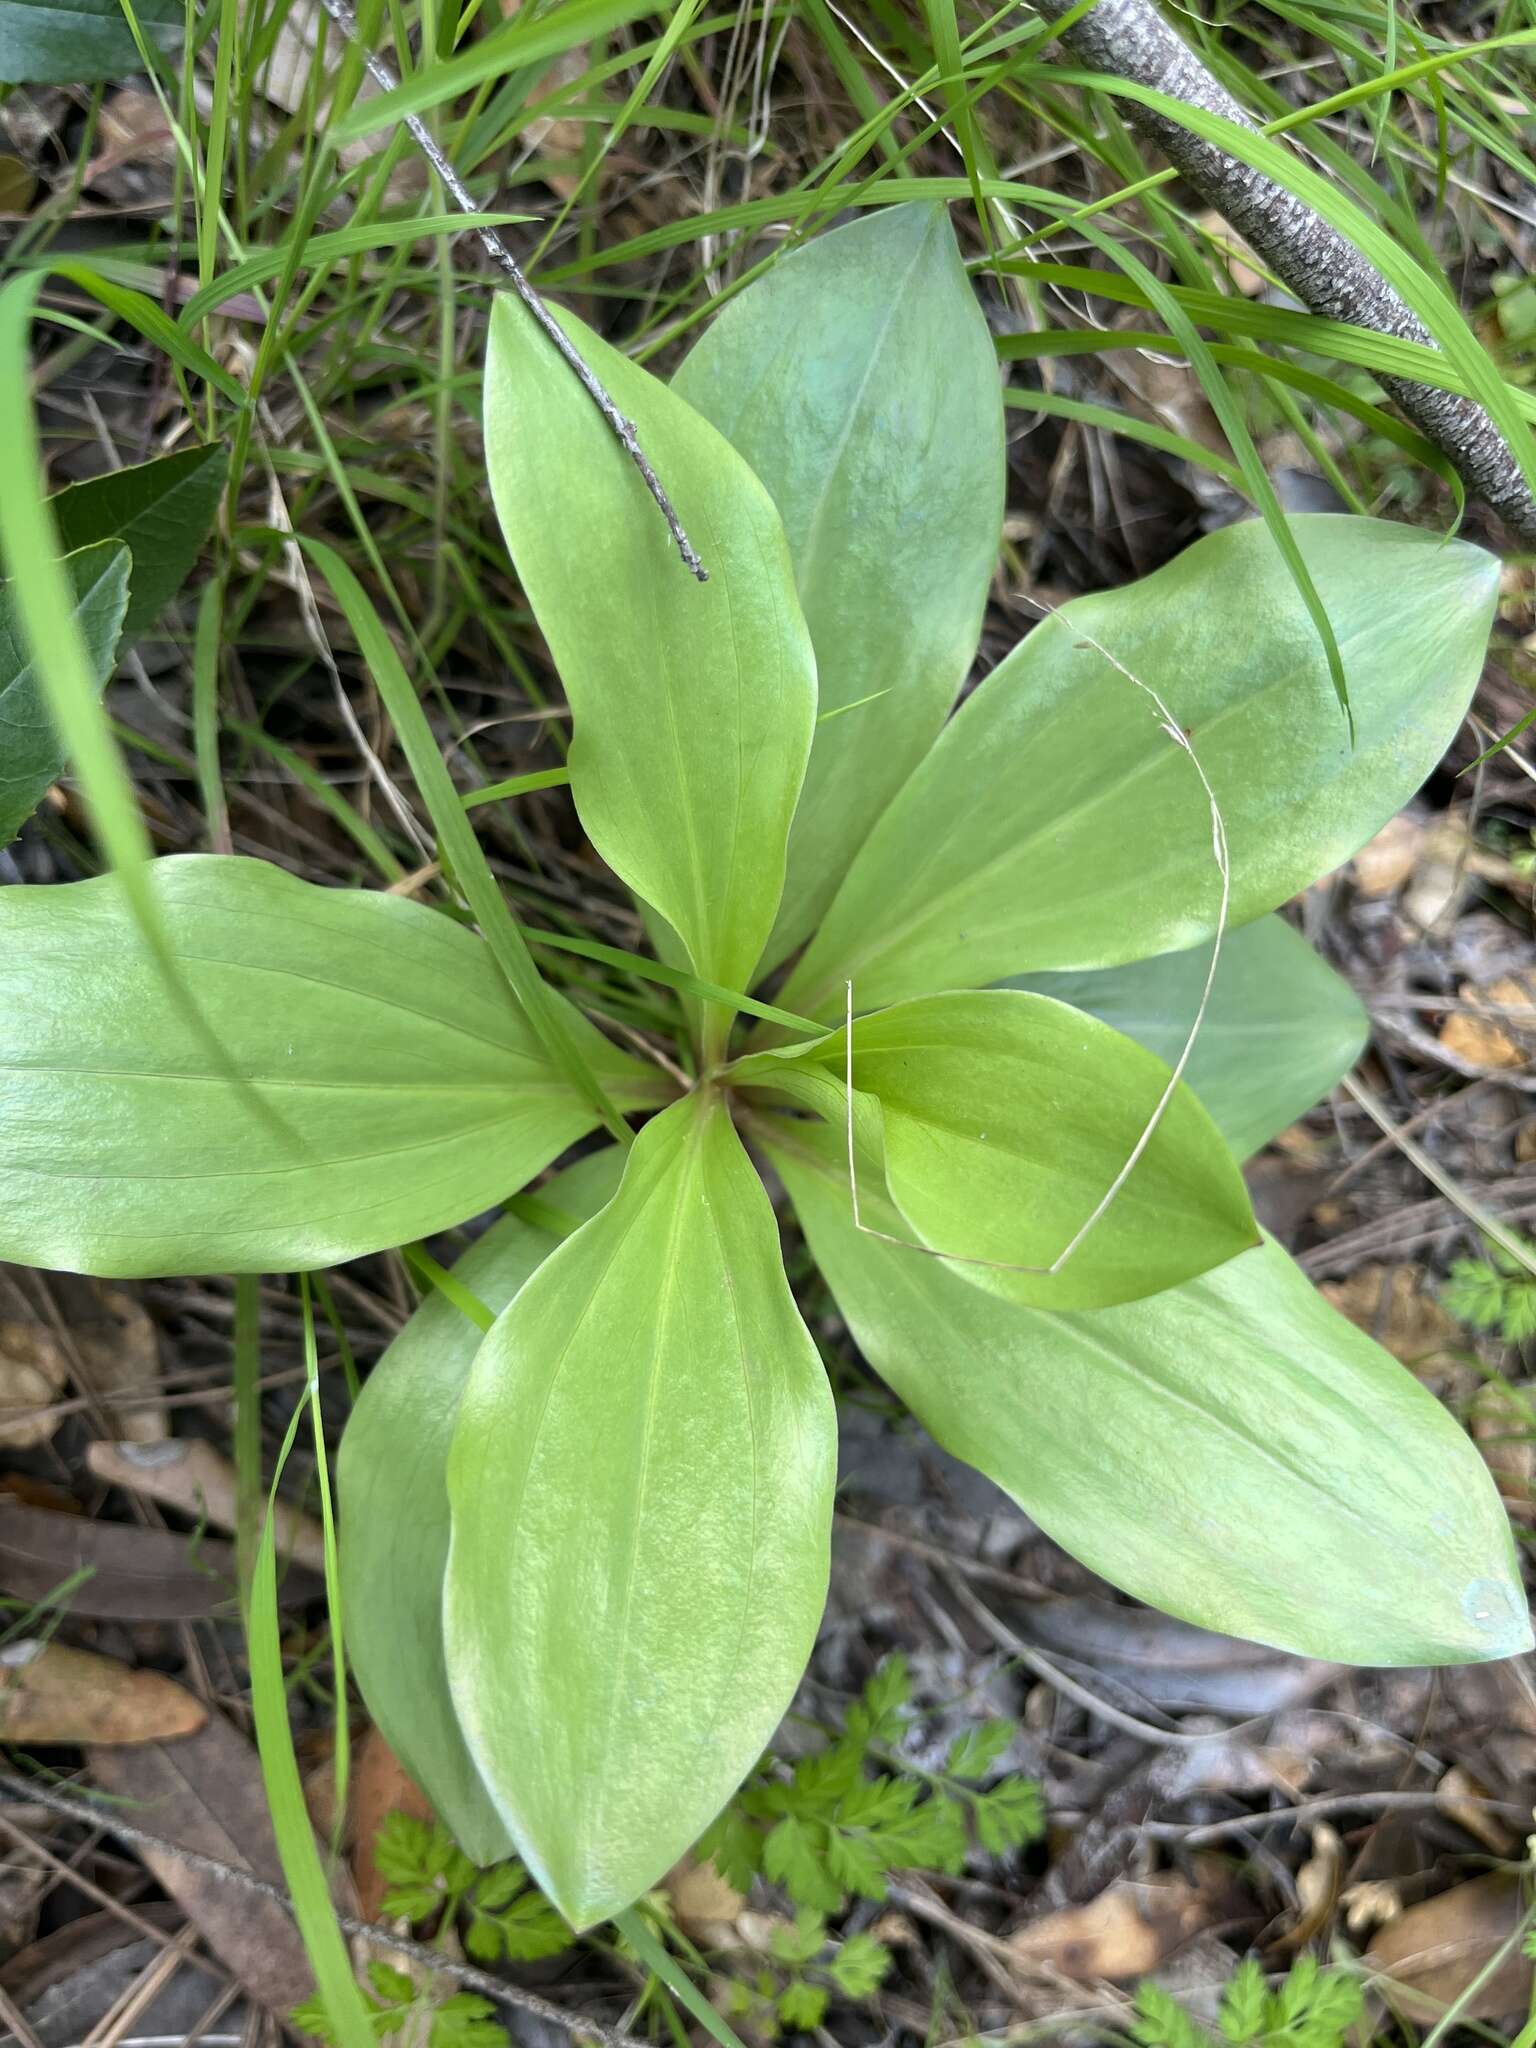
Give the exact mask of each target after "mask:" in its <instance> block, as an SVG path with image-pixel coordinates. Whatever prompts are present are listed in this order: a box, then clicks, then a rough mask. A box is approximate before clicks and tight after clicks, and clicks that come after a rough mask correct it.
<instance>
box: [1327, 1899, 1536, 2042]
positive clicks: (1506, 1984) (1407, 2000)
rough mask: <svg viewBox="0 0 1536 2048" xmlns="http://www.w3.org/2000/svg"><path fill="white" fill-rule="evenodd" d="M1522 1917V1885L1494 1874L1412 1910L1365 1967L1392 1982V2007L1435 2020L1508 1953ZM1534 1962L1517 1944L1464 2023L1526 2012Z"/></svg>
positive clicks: (1391, 1927) (1470, 2005)
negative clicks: (1500, 1955) (1506, 1948)
mask: <svg viewBox="0 0 1536 2048" xmlns="http://www.w3.org/2000/svg"><path fill="white" fill-rule="evenodd" d="M1522 1917H1523V1907H1522V1904H1521V1898H1520V1884H1519V1880H1518V1878H1516V1877H1514V1876H1506V1875H1504V1873H1502V1872H1499V1871H1495V1872H1493V1873H1492V1874H1490V1875H1489V1876H1487V1877H1475V1878H1473V1879H1472V1880H1471V1882H1470V1883H1468V1884H1459V1885H1456V1886H1454V1887H1453V1888H1452V1889H1451V1890H1450V1891H1448V1892H1441V1893H1439V1895H1438V1896H1437V1897H1435V1898H1433V1899H1425V1900H1424V1902H1423V1903H1422V1905H1418V1906H1410V1907H1408V1909H1407V1910H1406V1911H1405V1912H1402V1913H1399V1914H1398V1916H1397V1918H1396V1919H1395V1920H1391V1921H1389V1922H1388V1923H1387V1925H1386V1926H1385V1927H1383V1928H1382V1929H1381V1930H1380V1932H1379V1933H1377V1934H1376V1935H1374V1936H1373V1937H1372V1940H1371V1945H1370V1947H1369V1948H1368V1949H1367V1950H1366V1952H1365V1961H1366V1963H1367V1964H1368V1965H1369V1966H1370V1967H1371V1968H1372V1969H1374V1970H1378V1971H1380V1972H1381V1974H1382V1976H1383V1977H1385V1978H1387V1979H1389V1980H1390V1981H1389V1982H1388V1983H1384V1984H1382V1985H1381V1986H1380V1987H1379V1988H1380V1990H1381V1992H1382V1994H1383V1995H1384V1996H1385V1997H1386V1998H1387V1999H1388V2001H1389V2003H1390V2004H1391V2005H1393V2006H1394V2007H1395V2008H1397V2009H1398V2010H1400V2011H1401V2012H1403V2013H1405V2014H1406V2015H1407V2016H1408V2017H1409V2018H1410V2019H1413V2020H1415V2021H1418V2022H1431V2021H1434V2020H1436V2019H1438V2018H1439V2017H1440V2016H1441V2014H1442V2013H1444V2012H1445V2011H1446V2009H1447V2008H1448V2007H1449V2006H1451V2005H1453V2004H1455V2002H1456V2000H1457V1999H1458V1998H1460V1997H1461V1995H1462V1993H1463V1992H1464V1991H1466V1990H1467V1989H1468V1987H1469V1986H1470V1985H1471V1984H1472V1983H1473V1981H1474V1979H1476V1978H1477V1977H1478V1976H1479V1975H1480V1974H1481V1972H1482V1971H1483V1970H1484V1969H1485V1968H1486V1967H1487V1966H1488V1964H1489V1963H1490V1962H1491V1961H1492V1960H1493V1958H1494V1956H1495V1955H1496V1954H1497V1953H1498V1951H1499V1950H1500V1949H1501V1948H1502V1947H1503V1946H1504V1944H1505V1942H1507V1941H1508V1940H1509V1938H1510V1936H1511V1935H1512V1934H1513V1933H1514V1931H1515V1929H1516V1928H1517V1927H1518V1926H1519V1924H1520V1922H1521V1919H1522ZM1530 1985H1531V1959H1530V1957H1529V1956H1527V1955H1523V1954H1522V1953H1521V1950H1520V1945H1519V1943H1518V1942H1517V1943H1515V1944H1514V1945H1513V1947H1512V1949H1511V1952H1510V1954H1509V1955H1507V1956H1506V1957H1505V1958H1504V1960H1503V1962H1502V1963H1500V1965H1499V1967H1498V1969H1497V1970H1495V1971H1494V1972H1493V1974H1492V1975H1491V1976H1490V1977H1489V1979H1488V1980H1487V1982H1486V1983H1484V1984H1482V1985H1480V1986H1479V1987H1478V1989H1477V1990H1476V1991H1475V1992H1473V1993H1472V1995H1471V1997H1470V1998H1469V1999H1468V2002H1467V2003H1466V2005H1464V2006H1463V2007H1462V2008H1461V2018H1462V2019H1463V2020H1493V2019H1500V2018H1502V2017H1504V2016H1505V2015H1506V2014H1513V2013H1515V2012H1523V2011H1524V2010H1525V2007H1526V2004H1527V2001H1528V2000H1529V1997H1530Z"/></svg>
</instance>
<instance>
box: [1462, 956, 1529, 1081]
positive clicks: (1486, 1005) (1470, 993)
mask: <svg viewBox="0 0 1536 2048" xmlns="http://www.w3.org/2000/svg"><path fill="white" fill-rule="evenodd" d="M1460 996H1461V1000H1462V1002H1463V1003H1465V1004H1467V1005H1468V1006H1469V1007H1467V1008H1466V1009H1462V1010H1453V1011H1452V1012H1451V1014H1450V1016H1448V1017H1447V1018H1446V1020H1445V1022H1444V1023H1443V1024H1442V1025H1441V1026H1440V1043H1441V1044H1442V1045H1443V1046H1444V1047H1445V1049H1446V1051H1447V1052H1451V1053H1454V1054H1455V1055H1456V1057H1457V1058H1458V1059H1462V1060H1466V1061H1467V1062H1468V1064H1469V1065H1471V1066H1474V1067H1523V1066H1524V1065H1525V1063H1526V1061H1527V1060H1528V1059H1529V1058H1530V1056H1531V1050H1532V1046H1533V1043H1536V995H1533V993H1532V990H1531V985H1530V981H1529V979H1528V977H1524V976H1521V975H1515V974H1506V975H1503V976H1502V977H1501V978H1500V979H1499V980H1498V981H1491V982H1489V983H1488V984H1487V986H1486V987H1484V988H1479V987H1477V985H1476V984H1475V983H1473V982H1470V981H1464V982H1463V983H1462V985H1461V989H1460ZM1488 1011H1492V1012H1495V1013H1507V1012H1510V1011H1513V1012H1515V1013H1516V1014H1515V1015H1514V1016H1510V1015H1508V1014H1491V1015H1490V1014H1486V1012H1488ZM1522 1012H1524V1013H1526V1015H1528V1016H1529V1020H1530V1021H1529V1023H1527V1022H1526V1015H1522V1014H1520V1013H1522ZM1522 1041H1523V1042H1522Z"/></svg>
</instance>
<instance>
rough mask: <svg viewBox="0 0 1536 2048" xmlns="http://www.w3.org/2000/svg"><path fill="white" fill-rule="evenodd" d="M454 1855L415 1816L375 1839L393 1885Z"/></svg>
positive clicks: (383, 1872) (427, 1874) (392, 1823)
mask: <svg viewBox="0 0 1536 2048" xmlns="http://www.w3.org/2000/svg"><path fill="white" fill-rule="evenodd" d="M387 1355H388V1354H387V1353H386V1356H387ZM380 1363H382V1360H381V1361H380ZM452 1853H453V1843H452V1841H451V1840H450V1839H449V1837H448V1833H447V1830H446V1829H444V1828H441V1827H434V1826H433V1824H432V1823H431V1821H426V1820H422V1819H421V1818H420V1817H419V1816H418V1815H416V1814H414V1813H386V1814H385V1816H384V1818H383V1820H382V1821H381V1822H380V1824H379V1831H378V1833H377V1834H376V1835H375V1836H374V1838H373V1860H374V1864H375V1866H376V1867H377V1869H378V1873H379V1875H380V1877H384V1878H388V1879H389V1881H390V1883H391V1884H431V1883H433V1882H434V1881H435V1880H436V1879H437V1878H439V1877H441V1876H442V1875H443V1873H444V1871H445V1870H446V1869H447V1867H448V1858H449V1857H450V1855H451V1854H452Z"/></svg>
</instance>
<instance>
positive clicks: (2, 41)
mask: <svg viewBox="0 0 1536 2048" xmlns="http://www.w3.org/2000/svg"><path fill="white" fill-rule="evenodd" d="M133 11H134V17H135V19H136V20H137V21H138V24H139V26H140V28H141V29H142V30H143V32H144V35H145V38H146V40H147V41H149V42H151V43H157V44H159V45H160V47H161V48H162V49H173V48H174V47H175V46H176V44H177V43H178V42H179V41H180V39H181V30H182V23H183V21H184V19H185V16H184V14H183V11H182V9H181V7H180V5H179V4H178V0H135V4H134V10H133ZM143 68H144V60H143V58H142V57H141V56H140V55H139V51H138V45H137V44H136V43H135V42H134V40H133V35H132V33H131V31H130V30H129V27H128V23H127V21H126V20H125V18H124V15H123V10H122V5H121V0H0V81H3V82H4V83H5V84H6V85H78V84H87V83H90V82H91V81H93V80H95V79H99V78H123V77H126V76H127V75H128V74H130V73H131V72H135V71H142V70H143Z"/></svg>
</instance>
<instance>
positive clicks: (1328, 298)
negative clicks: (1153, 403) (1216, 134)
mask: <svg viewBox="0 0 1536 2048" xmlns="http://www.w3.org/2000/svg"><path fill="white" fill-rule="evenodd" d="M327 4H329V0H327ZM1074 4H1075V0H1035V7H1036V10H1037V12H1038V13H1040V14H1042V15H1044V16H1045V18H1046V19H1047V20H1048V21H1059V20H1060V19H1061V18H1062V16H1063V15H1065V14H1067V13H1068V12H1069V11H1070V9H1071V8H1072V6H1073V5H1074ZM1062 41H1063V42H1064V43H1065V44H1066V45H1067V47H1068V49H1070V50H1071V52H1072V54H1073V55H1074V56H1075V57H1077V58H1079V59H1080V60H1081V61H1082V62H1083V63H1084V64H1087V65H1090V66H1091V67H1092V68H1093V69H1094V70H1095V71H1104V72H1108V73H1110V74H1111V75H1112V76H1114V77H1118V78H1124V79H1127V80H1128V81H1130V83H1132V84H1134V85H1142V86H1148V87H1150V88H1152V89H1153V90H1154V91H1157V92H1160V93H1163V94H1165V95H1166V96H1167V97H1168V98H1169V99H1176V100H1183V101H1185V102H1186V104H1188V105H1189V106H1192V107H1198V108H1201V109H1203V110H1204V111H1205V112H1206V113H1209V114H1218V115H1220V116H1222V117H1223V118H1224V119H1226V120H1228V121H1235V122H1237V123H1239V124H1240V125H1241V126H1242V127H1245V128H1252V127H1253V125H1254V124H1253V122H1252V121H1251V120H1250V119H1249V117H1248V115H1247V114H1246V113H1245V112H1244V111H1243V109H1242V107H1240V106H1239V105H1238V103H1237V101H1236V100H1235V99H1233V97H1232V95H1231V94H1230V93H1229V92H1228V91H1227V90H1226V88H1225V87H1224V86H1222V85H1221V84H1219V83H1218V81H1217V80H1216V79H1215V78H1213V77H1212V75H1211V73H1210V72H1209V71H1207V70H1206V68H1205V66H1204V65H1203V64H1202V63H1201V62H1200V60H1199V58H1198V57H1196V56H1195V54H1194V52H1193V51H1192V50H1191V49H1190V48H1189V47H1188V45H1187V44H1186V43H1184V42H1183V41H1182V40H1181V39H1180V38H1179V37H1178V36H1177V35H1175V33H1174V32H1173V30H1172V29H1171V28H1169V27H1168V25H1167V23H1166V22H1165V21H1164V20H1163V19H1162V17H1161V16H1160V15H1159V14H1158V13H1157V11H1156V9H1155V8H1154V7H1153V6H1152V4H1151V0H1097V4H1096V5H1095V6H1093V7H1091V8H1090V9H1089V11H1088V12H1087V13H1086V14H1085V15H1084V16H1083V17H1082V19H1081V20H1080V21H1076V22H1074V23H1073V24H1072V25H1071V27H1070V28H1068V29H1066V30H1064V32H1063V34H1062ZM1124 111H1125V117H1126V119H1127V120H1128V121H1129V122H1130V124H1131V126H1132V127H1133V128H1135V129H1137V130H1138V131H1139V133H1141V134H1142V135H1144V136H1145V137H1146V138H1147V140H1148V141H1149V142H1152V143H1154V144H1155V145H1156V146H1157V148H1158V149H1160V150H1161V151H1162V153H1163V155H1164V156H1166V157H1167V159H1168V161H1169V162H1170V163H1171V164H1173V165H1174V166H1175V168H1176V169H1177V170H1178V171H1179V173H1180V175H1181V176H1182V177H1183V178H1184V179H1185V180H1186V182H1187V183H1188V184H1190V185H1191V186H1193V188H1194V190H1195V191H1196V192H1198V193H1199V195H1200V197H1201V198H1202V199H1203V200H1204V201H1205V203H1206V204H1207V205H1208V206H1212V207H1215V208H1216V209H1217V210H1218V212H1220V213H1222V214H1223V215H1224V216H1225V217H1226V219H1227V220H1229V221H1230V222H1231V223H1232V225H1233V227H1235V228H1236V229H1237V230H1238V232H1239V233H1240V234H1241V235H1242V236H1243V238H1244V239H1245V240H1246V241H1247V243H1248V245H1249V247H1250V248H1252V249H1253V250H1255V251H1256V253H1257V254H1258V255H1259V256H1260V257H1262V259H1263V260H1264V262H1266V263H1267V264H1268V265H1269V267H1270V268H1271V270H1273V271H1274V273H1275V275H1276V276H1277V277H1278V278H1280V279H1281V281H1282V282H1283V283H1284V284H1285V285H1286V286H1287V288H1288V289H1289V290H1290V291H1292V292H1294V293H1295V295H1296V297H1297V298H1298V299H1300V300H1301V301H1302V303H1303V304H1304V305H1307V306H1310V307H1311V309H1312V311H1313V312H1314V313H1321V314H1323V315H1324V316H1325V317H1326V318H1327V319H1330V320H1344V321H1348V322H1349V323H1350V324H1351V325H1352V326H1355V327H1370V328H1373V329H1375V331H1376V332H1377V333H1378V334H1392V335H1396V336H1397V337H1398V338H1399V339H1400V340H1404V341H1417V342H1422V343H1426V344H1427V345H1428V346H1429V347H1431V348H1433V347H1435V346H1436V343H1435V339H1434V336H1433V335H1432V334H1431V333H1430V332H1429V330H1428V328H1426V327H1425V325H1424V324H1423V322H1422V321H1421V320H1420V319H1419V318H1418V316H1417V315H1416V314H1415V313H1413V312H1412V311H1410V309H1409V308H1408V307H1407V306H1406V305H1404V303H1403V301H1402V300H1401V299H1400V298H1399V297H1398V295H1397V293H1396V292H1395V291H1394V290H1393V289H1392V287H1391V285H1389V284H1388V283H1387V281H1386V279H1385V278H1384V277H1382V275H1381V274H1380V272H1379V271H1378V270H1376V268H1375V267H1374V266H1373V265H1372V264H1371V263H1370V262H1369V261H1368V260H1367V259H1366V257H1365V256H1363V255H1362V254H1361V252H1360V251H1359V250H1358V249H1357V248H1356V247H1355V245H1354V243H1353V242H1351V241H1350V240H1349V239H1348V237H1347V236H1345V235H1341V234H1340V233H1339V232H1338V231H1337V229H1335V228H1332V227H1330V226H1329V225H1328V223H1327V222H1326V221H1325V220H1323V219H1321V218H1320V216H1319V215H1317V214H1316V213H1314V212H1313V211H1312V209H1311V207H1309V206H1306V205H1304V204H1303V202H1302V201H1301V200H1299V199H1297V198H1296V197H1295V196H1294V195H1293V194H1292V193H1290V192H1288V191H1287V190H1286V189H1285V187H1284V186H1283V185H1278V184H1276V183H1275V181H1274V180H1273V179H1272V178H1267V177H1265V176H1264V175H1263V173H1262V172H1259V171H1255V170H1253V169H1252V168H1251V167H1250V166H1249V165H1247V164H1245V163H1241V162H1239V161H1238V159H1237V158H1236V157H1232V156H1228V155H1227V153H1226V152H1225V151H1224V150H1221V149H1218V148H1217V147H1216V146H1215V145H1214V144H1213V143H1210V142H1206V141H1204V140H1203V139H1202V138H1201V137H1200V136H1198V135H1195V134H1192V133H1191V131H1190V130H1189V129H1187V128H1183V127H1180V126H1179V124H1178V123H1177V122H1175V121H1172V120H1170V119H1168V118H1167V117H1166V116H1165V115H1162V114H1159V113H1154V112H1153V111H1152V109H1151V108H1149V107H1144V106H1141V105H1140V104H1139V103H1138V102H1136V101H1134V100H1129V101H1126V102H1125V103H1124ZM1379 381H1380V382H1381V384H1382V385H1383V387H1384V388H1385V389H1386V390H1387V391H1388V392H1389V393H1390V394H1391V396H1392V397H1393V399H1395V400H1396V402H1397V404H1398V405H1399V406H1400V407H1401V409H1402V410H1403V412H1404V413H1406V414H1407V416H1408V418H1409V419H1411V420H1412V421H1413V423H1414V425H1415V426H1416V427H1417V428H1418V429H1419V431H1420V433H1421V434H1423V435H1424V436H1425V438H1426V439H1427V440H1430V441H1433V442H1434V444H1435V446H1436V447H1437V448H1438V449H1440V450H1441V452H1442V453H1443V454H1444V455H1446V456H1447V457H1448V458H1449V460H1450V462H1451V463H1452V465H1453V466H1454V468H1455V469H1456V472H1457V474H1458V475H1459V476H1460V477H1461V479H1462V481H1463V482H1464V483H1465V484H1466V486H1467V489H1468V491H1469V492H1470V493H1472V494H1473V495H1474V496H1476V497H1479V498H1481V499H1482V500H1483V502H1484V503H1485V504H1486V505H1489V506H1491V507H1492V508H1493V510H1494V511H1495V512H1497V513H1498V514H1499V516H1500V517H1501V518H1502V519H1503V520H1504V522H1505V524H1506V525H1507V526H1508V527H1509V529H1510V531H1511V532H1512V533H1514V534H1515V535H1517V536H1518V537H1519V539H1520V540H1521V541H1522V542H1524V543H1525V545H1526V546H1528V547H1532V546H1536V498H1533V496H1532V494H1531V489H1530V486H1529V485H1528V484H1527V482H1526V480H1525V478H1524V476H1523V475H1522V474H1521V470H1520V465H1519V463H1518V462H1516V460H1515V458H1514V456H1513V454H1512V453H1511V451H1510V449H1509V447H1508V445H1507V444H1506V442H1505V441H1504V439H1503V437H1502V435H1501V434H1500V433H1499V430H1498V429H1497V427H1495V426H1494V424H1493V422H1492V420H1490V419H1489V417H1488V415H1487V414H1486V413H1485V412H1484V411H1483V409H1482V407H1481V406H1479V405H1477V404H1475V403H1474V402H1473V401H1472V400H1471V399H1470V398H1460V397H1457V396H1456V394H1455V393H1454V392H1449V391H1437V390H1434V389H1432V388H1431V387H1429V386H1428V385H1424V384H1415V383H1410V382H1408V381H1406V380H1405V379H1403V378H1400V377H1381V378H1380V380H1379Z"/></svg>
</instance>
